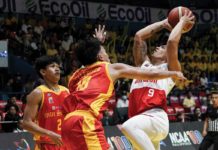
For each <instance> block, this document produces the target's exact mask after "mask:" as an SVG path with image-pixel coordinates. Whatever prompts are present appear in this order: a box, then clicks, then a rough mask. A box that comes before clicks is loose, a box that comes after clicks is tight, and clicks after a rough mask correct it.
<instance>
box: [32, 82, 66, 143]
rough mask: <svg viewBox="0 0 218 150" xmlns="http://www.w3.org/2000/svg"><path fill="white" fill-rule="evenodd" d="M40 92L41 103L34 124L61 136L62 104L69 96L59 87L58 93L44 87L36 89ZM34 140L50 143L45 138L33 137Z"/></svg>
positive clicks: (63, 88)
mask: <svg viewBox="0 0 218 150" xmlns="http://www.w3.org/2000/svg"><path fill="white" fill-rule="evenodd" d="M37 88H38V89H40V90H41V91H42V101H41V104H40V108H39V111H38V115H37V117H36V123H37V124H38V125H39V126H40V127H42V128H45V129H47V130H50V131H53V132H55V133H57V134H61V124H62V120H63V116H62V103H63V101H64V99H65V98H66V97H67V96H68V95H69V91H68V89H67V88H65V87H63V86H60V85H59V89H60V91H59V92H54V91H52V90H50V89H49V88H47V87H46V86H45V85H41V86H38V87H37ZM34 140H36V141H37V142H41V143H52V141H51V140H50V139H49V138H48V137H47V136H38V135H34Z"/></svg>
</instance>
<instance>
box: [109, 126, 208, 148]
mask: <svg viewBox="0 0 218 150" xmlns="http://www.w3.org/2000/svg"><path fill="white" fill-rule="evenodd" d="M202 129H203V122H187V123H171V124H170V130H169V134H168V136H167V138H166V139H164V140H163V141H161V142H160V146H161V150H198V148H199V145H200V143H201V141H202V139H203V137H202V135H201V131H202ZM105 134H106V137H107V140H108V143H109V144H110V145H112V147H113V148H114V149H115V150H116V149H117V150H132V149H133V148H132V146H131V144H130V142H129V141H128V139H127V138H126V137H125V136H123V134H122V133H121V132H120V130H119V126H112V127H105ZM210 150H212V148H210Z"/></svg>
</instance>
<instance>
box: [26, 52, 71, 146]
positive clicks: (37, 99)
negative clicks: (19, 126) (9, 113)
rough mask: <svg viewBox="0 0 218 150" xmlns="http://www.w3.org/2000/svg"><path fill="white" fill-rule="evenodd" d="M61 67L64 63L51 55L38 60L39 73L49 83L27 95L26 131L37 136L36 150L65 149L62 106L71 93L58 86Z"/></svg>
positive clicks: (35, 138) (35, 137) (37, 68)
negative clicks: (62, 130)
mask: <svg viewBox="0 0 218 150" xmlns="http://www.w3.org/2000/svg"><path fill="white" fill-rule="evenodd" d="M59 64H60V61H59V60H58V59H57V58H56V57H51V56H42V57H40V58H38V59H37V61H36V70H37V73H38V74H39V75H40V76H41V77H42V78H43V79H44V82H45V83H44V85H40V86H38V87H36V88H35V89H34V90H33V91H32V92H31V93H30V94H29V95H28V96H27V105H26V108H25V111H24V118H23V126H24V128H25V129H27V130H29V131H30V132H32V133H33V134H34V140H35V142H36V143H35V150H64V149H65V148H64V146H62V145H63V143H62V139H61V135H60V134H61V125H62V121H63V116H62V110H61V109H62V107H61V105H62V103H63V101H64V99H65V97H67V96H68V95H69V91H68V89H67V88H65V87H63V86H60V85H58V81H59V80H60V65H59Z"/></svg>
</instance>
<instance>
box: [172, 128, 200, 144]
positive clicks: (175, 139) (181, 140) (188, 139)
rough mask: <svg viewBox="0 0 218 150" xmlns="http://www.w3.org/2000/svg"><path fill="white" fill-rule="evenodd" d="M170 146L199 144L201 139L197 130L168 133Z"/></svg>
mask: <svg viewBox="0 0 218 150" xmlns="http://www.w3.org/2000/svg"><path fill="white" fill-rule="evenodd" d="M169 137H170V140H171V142H172V146H184V145H192V143H193V144H200V143H201V141H202V139H203V137H202V135H201V133H200V132H199V131H198V130H195V131H183V132H173V133H169Z"/></svg>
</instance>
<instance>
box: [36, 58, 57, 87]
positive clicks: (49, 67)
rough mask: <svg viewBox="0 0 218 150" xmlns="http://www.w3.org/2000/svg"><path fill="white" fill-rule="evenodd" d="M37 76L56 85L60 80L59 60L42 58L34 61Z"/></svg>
mask: <svg viewBox="0 0 218 150" xmlns="http://www.w3.org/2000/svg"><path fill="white" fill-rule="evenodd" d="M35 68H36V71H37V73H38V75H39V76H40V77H41V78H43V79H44V80H45V81H50V82H53V83H58V81H59V80H60V72H61V71H60V60H59V59H58V58H57V57H55V56H42V57H40V58H38V59H37V60H36V63H35Z"/></svg>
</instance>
